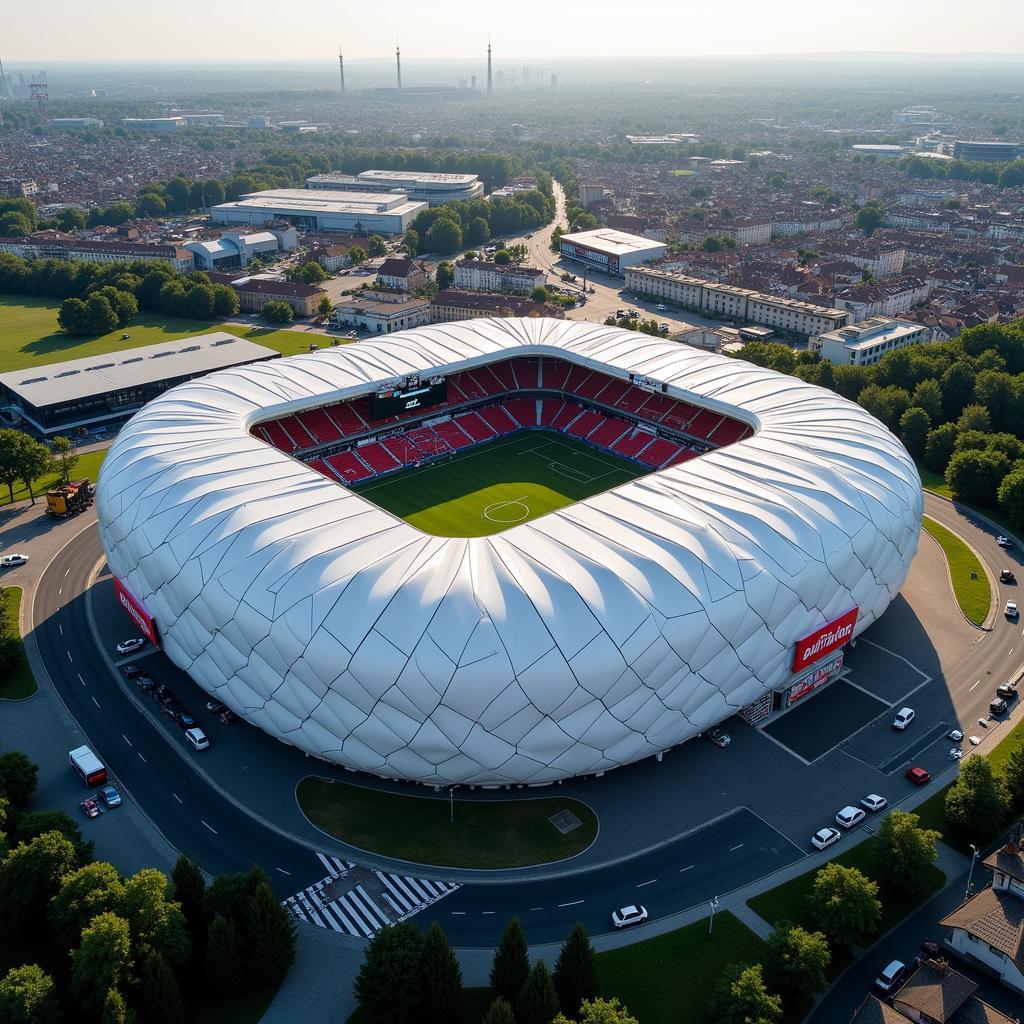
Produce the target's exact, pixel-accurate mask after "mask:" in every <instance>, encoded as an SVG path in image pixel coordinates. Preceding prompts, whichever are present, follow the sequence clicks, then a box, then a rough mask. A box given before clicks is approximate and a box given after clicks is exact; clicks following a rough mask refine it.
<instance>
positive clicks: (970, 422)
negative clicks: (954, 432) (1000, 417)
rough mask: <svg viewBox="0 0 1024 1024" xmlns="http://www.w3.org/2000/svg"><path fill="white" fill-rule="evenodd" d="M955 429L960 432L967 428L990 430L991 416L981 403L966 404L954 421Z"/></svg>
mask: <svg viewBox="0 0 1024 1024" xmlns="http://www.w3.org/2000/svg"><path fill="white" fill-rule="evenodd" d="M956 426H957V429H958V430H960V431H961V432H963V431H967V430H991V429H992V417H991V416H989V413H988V409H986V408H985V406H983V405H966V406H964V410H963V412H961V413H960V418H959V419H958V420H957V421H956Z"/></svg>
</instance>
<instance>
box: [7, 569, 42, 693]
mask: <svg viewBox="0 0 1024 1024" xmlns="http://www.w3.org/2000/svg"><path fill="white" fill-rule="evenodd" d="M21 594H22V590H21V587H0V601H2V602H3V604H4V606H5V607H6V609H7V614H8V622H9V623H10V630H11V632H12V633H15V634H18V635H19V647H20V646H21V643H20V630H19V627H18V615H19V612H20V610H21ZM35 692H36V681H35V678H34V677H33V675H32V670H31V669H30V668H29V667H28V659H27V658H26V657H25V651H24V649H22V650H20V651H19V653H18V658H17V662H16V664H15V665H14V667H13V669H11V671H9V672H0V700H21V699H22V698H23V697H31V696H32V694H33V693H35Z"/></svg>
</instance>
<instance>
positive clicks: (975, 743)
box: [967, 736, 981, 747]
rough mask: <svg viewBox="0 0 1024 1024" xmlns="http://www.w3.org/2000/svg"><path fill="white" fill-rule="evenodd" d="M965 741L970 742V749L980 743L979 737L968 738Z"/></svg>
mask: <svg viewBox="0 0 1024 1024" xmlns="http://www.w3.org/2000/svg"><path fill="white" fill-rule="evenodd" d="M967 739H968V740H969V741H970V744H971V746H972V747H976V746H977V745H978V744H979V743H980V742H981V737H980V736H968V737H967Z"/></svg>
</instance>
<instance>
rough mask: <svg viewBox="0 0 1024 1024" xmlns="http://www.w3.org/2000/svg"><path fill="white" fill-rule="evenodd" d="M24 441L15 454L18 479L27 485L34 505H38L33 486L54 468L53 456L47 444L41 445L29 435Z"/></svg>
mask: <svg viewBox="0 0 1024 1024" xmlns="http://www.w3.org/2000/svg"><path fill="white" fill-rule="evenodd" d="M22 437H23V438H24V440H23V441H22V442H21V444H19V445H18V448H17V451H16V452H15V464H16V465H17V468H18V479H19V480H20V481H21V482H22V483H23V484H24V485H25V490H27V491H28V495H29V497H30V498H31V499H32V504H33V505H34V504H35V503H36V495H35V490H34V487H33V485H34V484H35V482H36V480H38V479H39V478H40V477H41V476H42V475H43V474H44V473H48V472H49V471H50V470H51V469H52V468H53V456H52V455H51V454H50V449H49V448H47V447H46V445H45V444H40V443H39V442H38V441H35V440H33V439H32V438H31V437H29V436H28V435H27V434H23V435H22Z"/></svg>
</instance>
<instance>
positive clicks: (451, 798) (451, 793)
mask: <svg viewBox="0 0 1024 1024" xmlns="http://www.w3.org/2000/svg"><path fill="white" fill-rule="evenodd" d="M448 824H449V825H454V824H455V787H454V786H449V787H448Z"/></svg>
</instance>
